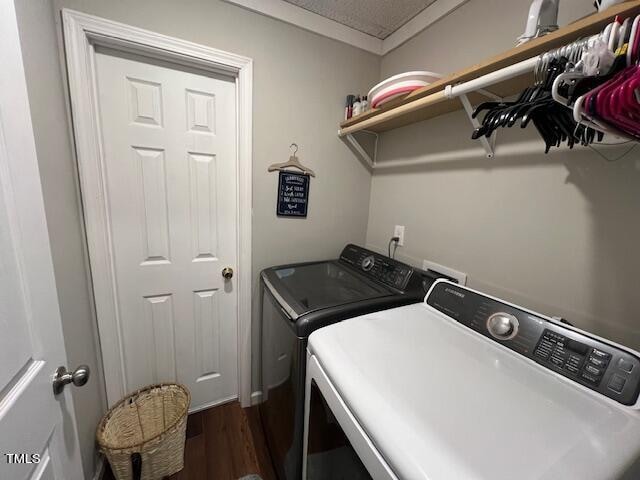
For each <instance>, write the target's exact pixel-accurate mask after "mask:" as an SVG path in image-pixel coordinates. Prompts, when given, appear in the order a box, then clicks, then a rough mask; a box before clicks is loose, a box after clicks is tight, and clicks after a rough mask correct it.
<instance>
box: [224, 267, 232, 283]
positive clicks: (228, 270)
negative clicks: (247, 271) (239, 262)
mask: <svg viewBox="0 0 640 480" xmlns="http://www.w3.org/2000/svg"><path fill="white" fill-rule="evenodd" d="M222 276H223V277H224V279H225V280H230V279H231V277H233V268H231V267H225V268H223V269H222Z"/></svg>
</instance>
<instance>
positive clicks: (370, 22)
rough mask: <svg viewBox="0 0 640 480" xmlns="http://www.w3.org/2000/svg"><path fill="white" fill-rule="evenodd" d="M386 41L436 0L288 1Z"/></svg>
mask: <svg viewBox="0 0 640 480" xmlns="http://www.w3.org/2000/svg"><path fill="white" fill-rule="evenodd" d="M285 1H286V2H288V3H291V4H293V5H296V6H298V7H302V8H304V9H305V10H308V11H310V12H313V13H317V14H318V15H321V16H323V17H325V18H329V19H331V20H334V21H336V22H338V23H341V24H342V25H346V26H348V27H351V28H353V29H355V30H358V31H360V32H363V33H366V34H368V35H372V36H374V37H377V38H379V39H381V40H384V39H385V38H387V37H388V36H389V35H391V34H392V33H393V32H395V31H396V30H398V29H399V28H400V27H402V26H403V25H404V24H405V23H407V22H408V21H409V20H411V19H412V18H413V17H415V16H416V15H418V14H419V13H420V12H422V11H423V10H424V9H425V8H427V7H428V6H429V5H431V4H432V3H434V2H435V1H436V0H400V1H391V0H285Z"/></svg>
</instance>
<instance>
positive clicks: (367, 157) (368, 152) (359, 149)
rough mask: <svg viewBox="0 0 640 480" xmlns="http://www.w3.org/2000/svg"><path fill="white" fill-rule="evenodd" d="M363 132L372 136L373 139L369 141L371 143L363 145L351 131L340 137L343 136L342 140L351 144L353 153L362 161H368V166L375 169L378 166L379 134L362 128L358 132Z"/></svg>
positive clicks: (348, 144)
mask: <svg viewBox="0 0 640 480" xmlns="http://www.w3.org/2000/svg"><path fill="white" fill-rule="evenodd" d="M361 133H363V134H367V135H370V136H372V138H371V141H369V142H367V143H368V144H369V145H366V146H365V145H363V143H362V142H361V141H359V140H358V139H357V138H356V137H355V135H354V134H351V133H348V134H346V135H344V136H341V137H340V138H342V140H343V141H344V142H345V143H346V144H347V146H349V148H350V149H351V150H352V151H353V153H354V154H356V156H358V158H360V160H361V161H363V162H364V163H366V164H367V166H368V167H369V168H370V169H371V170H373V169H375V168H376V160H377V156H378V134H377V133H375V132H370V131H368V130H361V131H360V132H358V134H361ZM367 147H368V148H367Z"/></svg>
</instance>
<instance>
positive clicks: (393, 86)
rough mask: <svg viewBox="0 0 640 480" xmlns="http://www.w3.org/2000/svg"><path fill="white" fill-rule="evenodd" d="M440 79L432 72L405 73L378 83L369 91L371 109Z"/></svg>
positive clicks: (439, 76)
mask: <svg viewBox="0 0 640 480" xmlns="http://www.w3.org/2000/svg"><path fill="white" fill-rule="evenodd" d="M441 78H442V75H439V74H437V73H433V72H406V73H401V74H399V75H394V76H393V77H389V78H387V79H386V80H383V81H382V82H380V83H378V84H377V85H376V86H375V87H373V88H372V89H371V90H370V91H369V101H370V102H371V107H372V108H376V107H379V106H381V105H384V104H385V103H387V102H389V101H391V100H393V99H394V98H398V97H400V96H403V95H408V94H409V93H411V92H413V91H414V90H417V89H419V88H422V87H426V86H427V85H429V84H430V83H433V82H435V81H437V80H439V79H441Z"/></svg>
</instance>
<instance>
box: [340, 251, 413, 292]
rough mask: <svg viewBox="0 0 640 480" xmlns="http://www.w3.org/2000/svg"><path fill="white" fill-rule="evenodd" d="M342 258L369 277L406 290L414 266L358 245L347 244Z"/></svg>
mask: <svg viewBox="0 0 640 480" xmlns="http://www.w3.org/2000/svg"><path fill="white" fill-rule="evenodd" d="M340 260H341V261H343V262H346V263H348V264H349V265H351V266H353V267H354V268H356V269H357V270H360V271H361V272H362V273H363V274H365V275H366V276H367V277H370V278H373V279H374V280H376V281H378V282H380V283H382V284H384V285H387V286H389V287H392V288H395V289H398V290H405V289H406V288H407V285H408V283H409V280H410V279H411V275H412V273H413V267H410V266H409V265H407V264H405V263H402V262H398V261H397V260H394V259H392V258H389V257H385V256H384V255H380V254H378V253H375V252H372V251H371V250H367V249H366V248H362V247H358V246H356V245H347V246H346V247H345V248H344V250H343V251H342V254H341V255H340Z"/></svg>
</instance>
